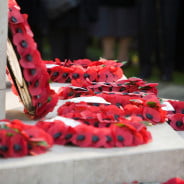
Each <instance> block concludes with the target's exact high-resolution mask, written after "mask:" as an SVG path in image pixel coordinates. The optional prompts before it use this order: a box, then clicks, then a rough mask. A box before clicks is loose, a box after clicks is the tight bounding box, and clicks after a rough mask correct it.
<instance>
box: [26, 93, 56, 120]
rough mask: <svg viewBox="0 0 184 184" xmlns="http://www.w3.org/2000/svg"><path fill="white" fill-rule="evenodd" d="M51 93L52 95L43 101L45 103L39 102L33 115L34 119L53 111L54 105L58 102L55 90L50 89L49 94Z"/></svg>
mask: <svg viewBox="0 0 184 184" xmlns="http://www.w3.org/2000/svg"><path fill="white" fill-rule="evenodd" d="M49 93H50V96H48V98H47V101H46V102H45V103H43V104H42V103H40V104H39V103H38V104H37V105H38V106H37V107H36V113H35V115H34V116H33V117H32V118H33V119H38V118H41V117H44V116H45V115H46V114H48V113H49V112H51V111H52V110H53V109H54V107H55V106H56V104H57V102H58V96H57V94H55V92H54V91H52V90H50V91H49V92H48V94H49ZM28 114H29V113H28ZM29 115H30V114H29ZM30 116H31V115H30Z"/></svg>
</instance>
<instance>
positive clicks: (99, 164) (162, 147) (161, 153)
mask: <svg viewBox="0 0 184 184" xmlns="http://www.w3.org/2000/svg"><path fill="white" fill-rule="evenodd" d="M6 108H7V114H6V116H7V118H10V119H16V118H19V119H21V120H23V121H24V122H27V123H34V122H33V121H29V120H28V119H27V118H26V117H25V115H24V114H23V113H22V109H23V107H22V106H21V104H20V103H19V101H18V98H17V97H15V96H13V94H12V93H11V92H7V103H6ZM148 129H149V130H150V132H151V133H152V136H153V141H152V142H150V143H148V144H146V145H140V146H136V147H125V148H106V149H104V148H79V147H72V146H54V147H53V148H52V149H51V150H50V151H49V152H47V153H45V154H42V155H38V156H27V157H23V158H16V159H15V158H13V159H0V184H122V183H123V182H132V181H134V180H138V181H141V182H164V181H166V180H168V179H170V178H172V177H176V176H178V177H183V178H184V139H183V137H182V135H183V134H182V133H181V135H180V134H178V133H177V132H175V131H174V130H173V129H172V128H171V127H170V126H169V125H168V124H166V123H164V124H161V125H156V126H152V127H148Z"/></svg>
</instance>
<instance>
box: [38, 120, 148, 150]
mask: <svg viewBox="0 0 184 184" xmlns="http://www.w3.org/2000/svg"><path fill="white" fill-rule="evenodd" d="M141 121H142V120H141V119H140V118H136V120H135V118H133V117H132V118H130V119H129V120H122V119H121V120H120V121H118V122H117V123H116V124H110V126H109V127H104V128H99V127H95V126H94V125H92V126H91V125H87V124H83V123H80V124H76V125H75V126H71V125H67V124H65V123H64V122H63V121H61V120H57V118H56V119H55V120H49V121H39V122H38V123H37V126H38V127H40V128H43V129H44V130H46V131H47V132H48V133H49V134H50V135H51V136H52V137H53V140H54V143H55V144H60V145H65V144H73V145H77V146H80V147H105V148H109V147H125V146H136V145H141V144H146V143H148V142H150V141H151V140H152V137H151V134H150V132H148V131H147V128H146V126H145V125H143V124H142V123H141Z"/></svg>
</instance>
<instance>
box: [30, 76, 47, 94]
mask: <svg viewBox="0 0 184 184" xmlns="http://www.w3.org/2000/svg"><path fill="white" fill-rule="evenodd" d="M38 74H40V75H38V76H36V77H35V78H32V80H31V82H29V86H28V88H29V92H30V93H31V95H34V96H35V95H39V94H41V93H42V91H43V90H45V89H47V86H48V84H49V83H48V78H47V77H48V75H47V73H42V75H41V73H38ZM30 78H31V75H30Z"/></svg>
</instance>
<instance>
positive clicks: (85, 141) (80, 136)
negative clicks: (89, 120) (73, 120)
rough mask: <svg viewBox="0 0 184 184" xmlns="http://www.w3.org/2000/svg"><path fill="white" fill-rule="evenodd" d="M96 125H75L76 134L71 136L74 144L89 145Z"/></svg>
mask: <svg viewBox="0 0 184 184" xmlns="http://www.w3.org/2000/svg"><path fill="white" fill-rule="evenodd" d="M93 129H94V127H92V126H88V125H84V124H83V125H78V126H76V127H75V135H73V137H72V138H71V141H72V143H73V144H74V145H77V146H80V147H89V146H90V145H91V142H92V141H91V137H92V132H93Z"/></svg>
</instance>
